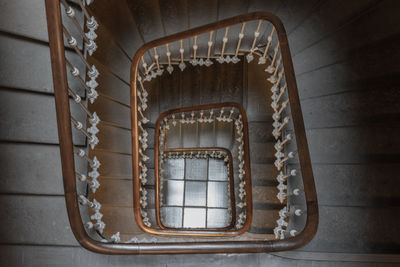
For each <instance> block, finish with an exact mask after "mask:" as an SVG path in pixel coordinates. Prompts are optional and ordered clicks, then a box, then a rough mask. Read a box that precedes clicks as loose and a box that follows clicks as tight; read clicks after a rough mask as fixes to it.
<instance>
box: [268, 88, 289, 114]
mask: <svg viewBox="0 0 400 267" xmlns="http://www.w3.org/2000/svg"><path fill="white" fill-rule="evenodd" d="M286 88H287V84H286V83H285V84H284V85H283V86H282V87H281V90H280V92H279V95H278V96H277V97H276V98H275V100H274V101H273V102H272V104H271V107H272V108H273V109H274V110H275V109H277V108H278V106H279V104H278V102H279V100H280V99H281V97H282V95H283V94H284V93H285V91H286Z"/></svg>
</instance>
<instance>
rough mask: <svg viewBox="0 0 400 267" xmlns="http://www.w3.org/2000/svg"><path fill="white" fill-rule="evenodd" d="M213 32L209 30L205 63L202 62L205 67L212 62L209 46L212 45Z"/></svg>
mask: <svg viewBox="0 0 400 267" xmlns="http://www.w3.org/2000/svg"><path fill="white" fill-rule="evenodd" d="M213 33H214V31H211V32H210V38H209V40H208V43H207V45H208V50H207V59H206V61H205V63H204V65H206V67H209V66H211V65H212V64H213V62H212V61H211V60H210V55H211V47H212V45H213V41H212V38H213Z"/></svg>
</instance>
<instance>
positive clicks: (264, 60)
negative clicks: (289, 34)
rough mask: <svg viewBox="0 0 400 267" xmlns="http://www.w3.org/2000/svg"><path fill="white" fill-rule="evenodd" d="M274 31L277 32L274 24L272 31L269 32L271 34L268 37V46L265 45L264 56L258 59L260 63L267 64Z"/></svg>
mask: <svg viewBox="0 0 400 267" xmlns="http://www.w3.org/2000/svg"><path fill="white" fill-rule="evenodd" d="M274 32H275V27H274V26H272V30H271V33H270V34H269V36H268V38H267V40H268V42H267V46H266V47H265V50H264V54H263V56H262V57H260V58H259V59H258V64H265V63H266V62H267V60H266V57H267V54H268V49H269V47H270V46H271V41H272V37H273V35H274Z"/></svg>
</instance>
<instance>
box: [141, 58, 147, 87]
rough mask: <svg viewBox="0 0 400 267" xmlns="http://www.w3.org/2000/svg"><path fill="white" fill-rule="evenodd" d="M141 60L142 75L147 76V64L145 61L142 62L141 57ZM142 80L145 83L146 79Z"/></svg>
mask: <svg viewBox="0 0 400 267" xmlns="http://www.w3.org/2000/svg"><path fill="white" fill-rule="evenodd" d="M141 60H142V68H143V73H144V74H147V73H148V69H147V63H146V61H144V57H143V56H142V58H141ZM144 80H145V81H146V78H145V79H144Z"/></svg>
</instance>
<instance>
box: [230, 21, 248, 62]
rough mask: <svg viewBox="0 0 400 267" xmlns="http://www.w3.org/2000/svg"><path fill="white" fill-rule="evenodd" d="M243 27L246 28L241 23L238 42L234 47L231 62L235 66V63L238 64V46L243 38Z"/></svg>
mask: <svg viewBox="0 0 400 267" xmlns="http://www.w3.org/2000/svg"><path fill="white" fill-rule="evenodd" d="M245 26H246V22H243V24H242V29H241V30H240V33H239V40H238V43H237V45H236V51H235V56H234V57H233V58H232V62H233V63H234V64H236V63H238V62H239V61H240V59H239V58H238V54H239V49H240V44H241V43H242V39H243V37H244V34H243V32H244V27H245Z"/></svg>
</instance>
